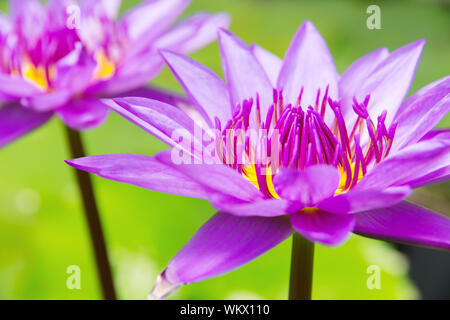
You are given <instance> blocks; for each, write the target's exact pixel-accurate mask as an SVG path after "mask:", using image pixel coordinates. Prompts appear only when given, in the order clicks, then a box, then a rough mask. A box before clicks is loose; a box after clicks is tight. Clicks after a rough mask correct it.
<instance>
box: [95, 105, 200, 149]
mask: <svg viewBox="0 0 450 320" xmlns="http://www.w3.org/2000/svg"><path fill="white" fill-rule="evenodd" d="M104 101H105V103H106V104H107V105H108V106H109V107H110V108H111V109H113V110H114V111H116V112H117V113H118V114H120V115H121V116H123V117H124V118H126V119H128V120H129V121H131V122H132V123H134V124H136V125H137V126H139V127H140V128H142V129H144V130H145V131H147V132H148V133H150V134H152V135H154V136H155V137H157V138H158V139H160V140H161V141H163V142H164V143H167V144H168V145H170V146H175V145H177V144H178V141H174V140H173V139H174V137H175V133H176V132H178V131H177V130H183V129H184V131H186V134H187V135H189V136H188V137H186V138H190V137H193V136H194V121H193V120H192V119H191V118H189V117H188V116H187V115H186V114H185V113H184V112H183V111H181V110H180V109H179V108H177V107H174V106H172V105H169V104H166V103H163V102H160V101H156V100H151V99H145V98H138V97H134V98H116V99H114V100H104ZM184 131H183V132H184ZM179 132H180V133H182V132H181V131H179Z"/></svg>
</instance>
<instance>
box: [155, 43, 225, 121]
mask: <svg viewBox="0 0 450 320" xmlns="http://www.w3.org/2000/svg"><path fill="white" fill-rule="evenodd" d="M162 55H163V56H164V59H165V60H166V62H167V64H168V65H169V67H170V68H171V70H172V72H173V74H174V75H175V77H177V79H178V81H179V82H180V84H181V85H182V86H183V89H184V91H185V92H186V94H187V95H188V96H189V98H190V99H191V100H192V101H193V103H194V104H195V105H196V107H197V108H198V110H199V111H200V113H201V114H202V115H203V117H204V118H205V120H206V122H207V123H208V124H209V125H210V126H212V124H214V121H215V118H216V117H217V118H218V119H219V120H220V121H221V123H222V125H225V124H226V122H227V121H228V120H229V119H231V107H230V98H229V95H228V90H227V86H226V84H225V83H224V82H223V81H222V79H220V78H219V77H218V76H217V75H216V74H215V73H214V72H213V71H211V70H210V69H208V68H207V67H205V66H203V65H201V64H199V63H197V62H195V61H194V60H192V59H190V58H188V57H185V56H182V55H178V54H176V53H172V52H168V51H163V52H162Z"/></svg>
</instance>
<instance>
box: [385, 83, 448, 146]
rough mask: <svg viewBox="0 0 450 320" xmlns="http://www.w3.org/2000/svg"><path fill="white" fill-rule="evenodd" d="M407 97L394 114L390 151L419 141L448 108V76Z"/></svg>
mask: <svg viewBox="0 0 450 320" xmlns="http://www.w3.org/2000/svg"><path fill="white" fill-rule="evenodd" d="M435 83H436V84H434V85H431V86H430V85H428V86H426V87H425V88H423V89H421V90H419V92H417V93H416V94H414V95H412V96H411V97H409V98H408V99H407V100H406V101H405V102H404V103H403V104H402V105H401V107H400V108H401V109H400V110H399V113H398V114H397V115H396V116H395V120H396V121H398V126H397V130H396V132H395V138H394V142H393V145H392V149H391V152H395V151H396V150H400V149H401V148H403V147H405V146H408V145H410V144H413V143H416V142H417V141H419V140H420V139H421V138H422V137H423V136H424V135H425V134H426V133H427V132H429V131H430V130H431V129H433V128H434V127H435V126H436V125H437V124H438V123H439V122H440V121H441V120H442V119H443V118H444V117H445V115H446V114H447V113H448V111H449V110H450V77H446V78H444V79H441V80H438V81H437V82H435Z"/></svg>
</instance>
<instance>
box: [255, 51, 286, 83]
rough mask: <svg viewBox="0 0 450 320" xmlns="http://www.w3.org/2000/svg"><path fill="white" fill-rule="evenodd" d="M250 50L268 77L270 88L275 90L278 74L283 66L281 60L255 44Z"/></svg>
mask: <svg viewBox="0 0 450 320" xmlns="http://www.w3.org/2000/svg"><path fill="white" fill-rule="evenodd" d="M250 49H251V50H252V52H253V54H254V55H255V57H256V59H257V60H258V61H259V63H260V64H261V66H262V67H263V68H264V71H265V72H266V74H267V76H268V77H269V79H270V82H271V83H272V86H273V87H274V88H275V87H276V86H277V81H278V75H279V74H280V71H281V67H282V66H283V60H281V59H280V58H279V57H277V56H276V55H275V54H273V53H272V52H270V51H267V50H266V49H264V48H262V47H260V46H258V45H256V44H252V45H251V47H250Z"/></svg>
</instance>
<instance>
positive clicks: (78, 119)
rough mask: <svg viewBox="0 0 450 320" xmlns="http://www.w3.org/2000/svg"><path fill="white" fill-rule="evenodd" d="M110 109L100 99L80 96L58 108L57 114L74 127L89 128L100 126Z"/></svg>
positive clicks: (76, 128)
mask: <svg viewBox="0 0 450 320" xmlns="http://www.w3.org/2000/svg"><path fill="white" fill-rule="evenodd" d="M108 111H109V109H108V106H107V105H106V104H104V103H103V102H102V101H101V100H99V99H93V98H80V99H77V100H73V101H71V102H69V103H68V104H66V105H65V106H64V107H62V108H60V109H58V110H56V114H57V115H58V116H59V117H60V118H61V120H62V121H63V122H64V123H65V124H67V125H68V126H69V127H71V128H72V129H75V130H89V129H93V128H95V127H98V126H100V125H101V124H102V123H103V122H104V121H105V120H106V118H107V116H108Z"/></svg>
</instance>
